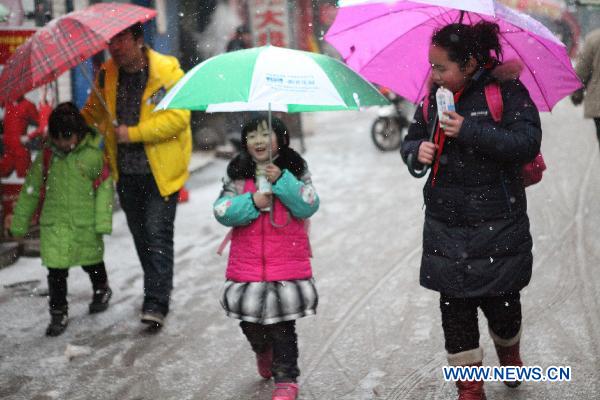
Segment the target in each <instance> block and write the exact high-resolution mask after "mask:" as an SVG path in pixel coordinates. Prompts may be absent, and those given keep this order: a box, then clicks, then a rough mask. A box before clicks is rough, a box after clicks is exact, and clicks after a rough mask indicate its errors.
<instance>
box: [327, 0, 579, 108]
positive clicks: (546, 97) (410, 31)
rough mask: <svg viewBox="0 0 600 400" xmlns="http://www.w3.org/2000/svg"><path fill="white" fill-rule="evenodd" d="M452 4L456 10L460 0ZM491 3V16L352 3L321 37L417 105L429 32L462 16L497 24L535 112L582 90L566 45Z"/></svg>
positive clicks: (426, 66) (403, 5) (426, 67)
mask: <svg viewBox="0 0 600 400" xmlns="http://www.w3.org/2000/svg"><path fill="white" fill-rule="evenodd" d="M428 3H429V2H428ZM452 3H453V4H455V6H454V7H459V4H460V1H455V2H452ZM493 3H494V15H489V14H484V13H476V12H465V11H462V10H460V9H457V8H449V7H440V6H434V5H431V4H424V3H418V2H413V1H402V0H398V1H396V2H394V3H391V2H369V3H365V4H356V5H352V6H348V7H342V8H340V10H339V12H338V14H337V17H336V19H335V21H334V23H333V25H332V26H331V28H330V29H329V31H328V32H327V34H326V35H325V39H326V40H327V41H328V42H329V43H331V44H332V45H333V46H334V47H335V48H336V49H337V50H338V51H339V52H340V54H341V55H342V57H343V58H344V59H345V61H346V63H347V64H348V65H349V66H350V67H351V68H352V69H354V70H355V71H357V72H358V73H360V74H361V75H363V76H364V77H365V78H366V79H368V80H370V81H371V82H374V83H377V84H379V85H383V86H386V87H388V88H390V89H392V90H393V91H395V92H396V93H398V94H399V95H401V96H403V97H405V98H407V99H409V100H410V101H412V102H413V103H417V102H419V101H420V100H421V99H422V98H423V96H424V95H425V94H426V93H427V91H428V90H429V88H428V87H427V82H428V78H429V74H430V70H431V66H430V65H429V61H428V52H429V45H430V43H431V36H432V35H433V33H434V32H435V31H436V30H437V29H440V28H442V27H443V26H445V25H448V24H451V23H455V22H459V21H460V20H461V18H462V22H463V23H465V24H475V23H477V22H479V21H481V20H486V21H492V22H495V23H497V24H498V25H499V26H500V32H501V43H502V48H503V53H504V55H503V60H504V61H508V60H513V59H516V60H520V62H521V63H522V64H523V67H524V68H523V72H522V73H521V77H520V79H521V81H522V82H523V83H524V84H525V86H526V87H527V89H528V90H529V93H530V95H531V98H532V99H533V101H534V102H535V104H536V106H537V107H538V109H539V110H540V111H550V110H551V109H552V107H553V106H554V105H555V104H556V103H557V102H558V101H559V100H560V99H562V98H563V97H565V96H568V95H569V94H571V93H572V92H574V91H575V90H577V89H579V88H580V87H582V85H581V82H580V80H579V78H578V77H577V75H576V73H575V71H574V70H573V66H572V65H571V61H570V59H569V56H568V55H567V49H566V47H565V46H564V44H562V43H561V42H560V41H559V40H558V39H557V38H556V37H555V36H554V35H553V34H552V32H550V31H549V30H548V28H546V27H545V26H544V25H542V24H541V23H540V22H538V21H536V20H535V19H533V18H531V17H530V16H528V15H526V14H522V13H519V12H517V11H514V10H512V9H510V8H508V7H506V6H504V5H502V4H500V3H497V2H493Z"/></svg>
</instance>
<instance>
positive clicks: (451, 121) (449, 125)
mask: <svg viewBox="0 0 600 400" xmlns="http://www.w3.org/2000/svg"><path fill="white" fill-rule="evenodd" d="M444 116H446V117H447V118H444V119H442V121H441V126H442V129H444V133H445V134H446V136H448V137H451V138H455V137H458V132H460V128H461V127H462V124H463V121H464V120H465V119H464V118H463V117H462V116H461V115H460V114H458V113H457V112H456V111H445V112H444Z"/></svg>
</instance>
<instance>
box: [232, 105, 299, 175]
mask: <svg viewBox="0 0 600 400" xmlns="http://www.w3.org/2000/svg"><path fill="white" fill-rule="evenodd" d="M266 121H267V117H266V116H263V115H259V116H258V117H255V118H252V119H251V120H249V121H248V122H246V123H245V124H244V126H243V127H242V138H241V139H242V140H241V142H242V150H241V151H240V154H238V155H237V156H235V157H234V158H233V160H231V162H230V163H229V165H228V166H227V175H228V176H229V178H231V179H248V178H254V177H255V176H254V175H255V173H256V163H255V162H254V160H253V159H252V157H251V156H250V154H249V153H248V148H247V136H248V133H250V132H253V131H255V130H257V129H258V127H259V125H261V124H262V123H263V122H266ZM271 127H272V129H273V132H275V136H276V137H277V145H278V147H279V149H278V152H277V154H278V156H277V158H276V159H275V160H273V164H275V165H277V166H278V167H279V168H280V169H281V170H284V169H287V170H288V171H290V172H291V173H292V174H294V176H295V177H296V178H298V179H300V178H301V177H302V175H303V174H304V173H305V172H306V169H307V166H306V161H305V160H304V159H303V158H302V156H301V155H300V154H298V153H297V152H296V151H295V150H294V149H292V148H291V147H290V136H289V133H288V129H287V127H286V126H285V124H284V123H283V121H282V120H280V119H279V118H277V117H272V118H271Z"/></svg>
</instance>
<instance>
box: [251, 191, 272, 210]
mask: <svg viewBox="0 0 600 400" xmlns="http://www.w3.org/2000/svg"><path fill="white" fill-rule="evenodd" d="M272 196H273V194H272V193H260V192H256V193H254V194H253V195H252V200H254V204H255V205H256V208H259V209H261V208H267V207H269V206H270V205H271V198H272Z"/></svg>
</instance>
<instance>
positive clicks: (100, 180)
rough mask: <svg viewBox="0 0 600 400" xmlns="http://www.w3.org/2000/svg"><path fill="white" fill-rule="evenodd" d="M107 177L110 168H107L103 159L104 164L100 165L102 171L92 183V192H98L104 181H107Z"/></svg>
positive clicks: (106, 163)
mask: <svg viewBox="0 0 600 400" xmlns="http://www.w3.org/2000/svg"><path fill="white" fill-rule="evenodd" d="M109 176H110V168H109V166H108V162H107V161H106V159H105V160H104V162H103V163H102V171H101V172H100V175H99V176H98V177H97V178H96V179H94V182H93V184H92V185H93V187H94V190H98V188H99V187H100V185H102V183H103V182H104V181H105V180H107V179H108V177H109Z"/></svg>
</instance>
